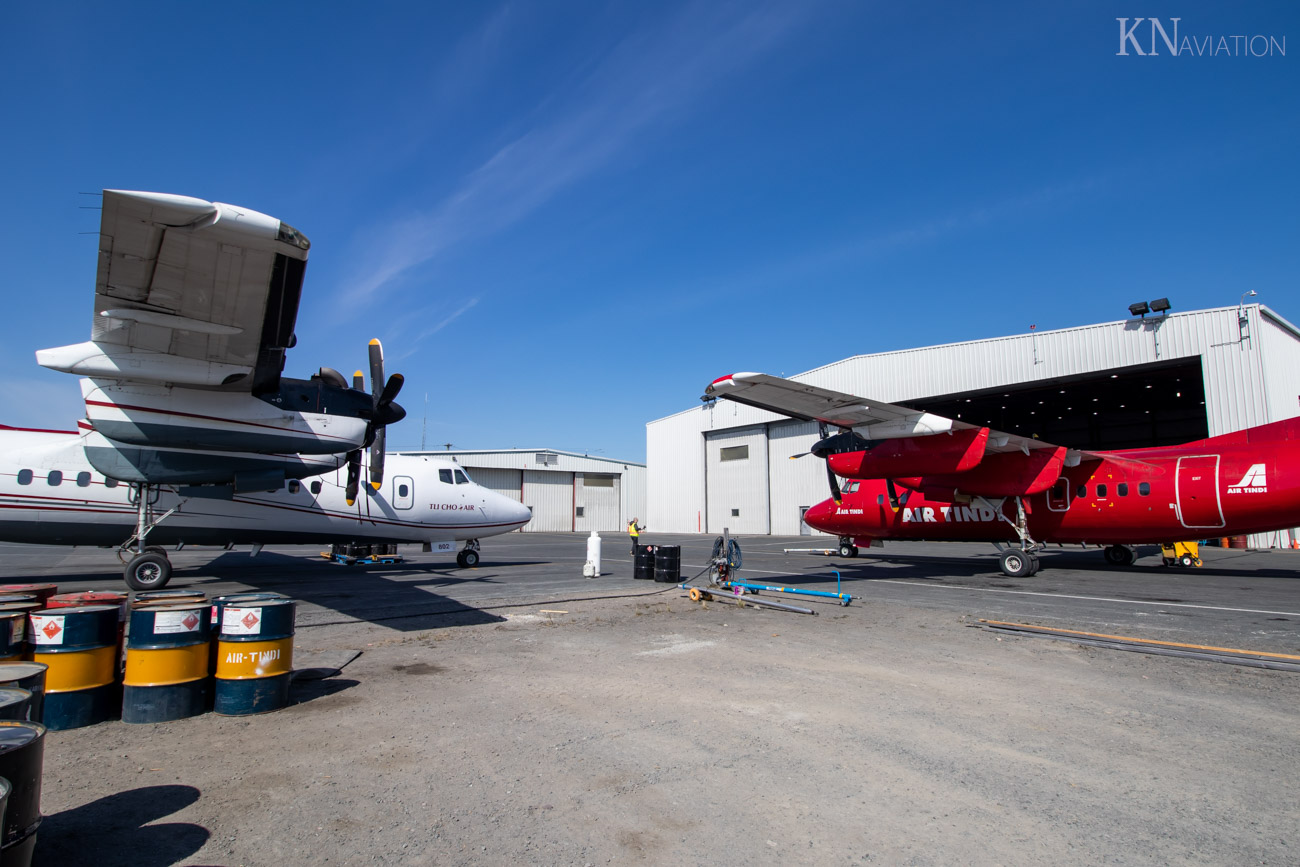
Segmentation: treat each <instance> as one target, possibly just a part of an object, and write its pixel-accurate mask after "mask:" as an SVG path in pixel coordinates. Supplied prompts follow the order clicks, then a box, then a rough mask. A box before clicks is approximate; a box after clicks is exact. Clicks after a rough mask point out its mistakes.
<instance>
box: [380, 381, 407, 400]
mask: <svg viewBox="0 0 1300 867" xmlns="http://www.w3.org/2000/svg"><path fill="white" fill-rule="evenodd" d="M404 382H406V377H404V376H402V375H401V374H400V373H394V374H393V375H392V376H390V377H388V382H386V383H384V390H383V391H381V392H379V406H384V405H386V404H390V403H392V402H393V398H395V397H397V393H398V392H399V391H401V390H402V383H404Z"/></svg>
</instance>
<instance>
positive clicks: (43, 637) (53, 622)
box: [32, 614, 64, 644]
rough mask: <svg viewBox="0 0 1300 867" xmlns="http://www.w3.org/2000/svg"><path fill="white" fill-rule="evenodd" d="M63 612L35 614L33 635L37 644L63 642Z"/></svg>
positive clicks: (33, 617)
mask: <svg viewBox="0 0 1300 867" xmlns="http://www.w3.org/2000/svg"><path fill="white" fill-rule="evenodd" d="M63 617H64V615H62V614H33V615H32V637H33V638H34V639H35V641H36V643H37V644H62V643H63Z"/></svg>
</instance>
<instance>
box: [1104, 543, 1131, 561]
mask: <svg viewBox="0 0 1300 867" xmlns="http://www.w3.org/2000/svg"><path fill="white" fill-rule="evenodd" d="M1105 554H1106V562H1107V563H1109V564H1110V565H1112V566H1132V565H1133V561H1134V560H1136V559H1137V555H1135V554H1134V553H1133V549H1132V548H1130V547H1128V546H1127V545H1111V546H1109V547H1108V548H1106V551H1105Z"/></svg>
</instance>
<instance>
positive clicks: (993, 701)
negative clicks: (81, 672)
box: [35, 589, 1300, 867]
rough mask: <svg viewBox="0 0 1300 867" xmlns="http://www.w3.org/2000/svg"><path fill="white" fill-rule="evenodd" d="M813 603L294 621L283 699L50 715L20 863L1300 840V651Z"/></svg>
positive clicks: (753, 856)
mask: <svg viewBox="0 0 1300 867" xmlns="http://www.w3.org/2000/svg"><path fill="white" fill-rule="evenodd" d="M817 609H818V611H819V612H820V616H817V617H808V616H800V615H794V614H787V613H784V612H774V611H763V610H758V609H753V608H745V609H737V608H735V607H734V606H732V605H731V604H730V603H723V602H716V601H715V602H713V603H709V604H703V605H702V604H699V603H692V602H691V601H689V600H688V599H686V598H684V596H683V595H682V593H681V591H679V590H676V589H673V590H671V591H669V592H665V593H663V594H660V595H658V596H651V597H645V598H641V599H610V600H601V601H587V602H572V603H567V604H564V605H562V606H552V607H551V608H541V607H538V606H524V607H519V608H516V609H513V610H497V611H495V612H494V615H496V616H494V617H492V618H490V619H491V620H492V621H494V622H487V623H483V622H478V623H476V624H475V625H456V623H457V621H456V620H455V619H454V618H449V617H433V618H429V619H428V621H427V624H426V623H425V622H423V621H422V622H420V623H418V624H414V625H416V626H425V625H427V627H428V628H427V629H412V628H411V626H412V624H405V631H397V630H396V629H394V628H392V626H391V625H390V624H371V623H358V624H344V625H337V626H326V627H320V628H314V629H307V630H302V631H300V633H299V635H298V640H297V647H296V651H295V663H296V666H297V667H298V668H305V667H313V666H317V667H321V666H323V667H328V666H331V665H338V664H340V663H341V662H342V661H344V660H346V659H347V658H348V657H349V656H350V655H351V654H352V653H353V652H355V651H361V655H360V656H359V657H357V658H356V659H355V661H352V662H351V663H350V664H348V665H347V666H346V667H345V668H344V669H343V670H342V672H341V673H340V674H338V675H337V676H335V677H332V678H326V679H323V680H310V681H307V680H304V681H298V682H296V683H295V690H294V699H295V701H296V702H297V703H296V704H294V705H292V706H291V707H288V708H286V709H284V710H281V711H278V712H275V713H271V714H266V715H262V716H256V717H245V718H225V717H219V716H215V715H212V714H207V715H204V716H201V717H197V718H194V719H190V720H183V721H178V722H173V723H167V724H158V725H135V726H132V725H126V724H124V723H121V722H111V723H104V724H101V725H98V726H93V727H90V728H86V729H81V730H76V731H69V732H51V733H50V735H49V737H48V742H47V744H46V763H45V780H44V797H43V804H42V806H43V811H44V813H45V815H46V819H45V822H44V824H43V825H42V827H41V831H40V838H39V843H38V846H37V853H36V860H35V863H36V864H37V865H47V867H55V865H64V867H66V865H76V864H94V865H102V867H109V865H116V864H123V865H126V864H129V865H162V864H221V865H250V867H251V865H284V864H330V865H349V864H413V865H414V864H506V863H511V864H515V863H518V864H579V865H583V864H591V865H597V864H718V863H727V864H856V863H883V864H918V865H929V864H934V865H946V864H957V863H970V864H1031V863H1033V864H1038V863H1045V862H1053V863H1058V864H1061V863H1064V864H1085V863H1086V864H1094V863H1101V862H1106V863H1115V864H1277V865H1282V864H1296V863H1300V834H1298V833H1297V829H1298V828H1300V811H1298V810H1297V806H1296V805H1297V803H1300V797H1298V796H1300V782H1298V781H1300V746H1297V740H1296V737H1295V732H1296V722H1297V708H1298V707H1300V702H1298V699H1300V676H1297V675H1294V674H1287V673H1281V672H1269V671H1260V670H1254V669H1248V668H1239V667H1234V666H1227V665H1217V664H1212V663H1204V662H1195V661H1188V660H1179V659H1170V658H1162V657H1153V656H1143V655H1138V654H1129V653H1117V652H1113V651H1106V650H1100V649H1094V648H1085V647H1080V646H1077V645H1073V644H1068V643H1060V642H1054V641H1050V640H1045V639H1039V638H1016V637H1007V636H998V635H995V634H993V633H990V632H988V631H985V630H982V629H978V628H973V625H972V624H973V621H971V620H967V619H965V618H962V617H960V616H954V615H951V614H945V613H941V612H935V611H927V610H923V609H920V608H913V607H909V606H906V605H898V604H884V603H870V604H858V603H855V604H854V605H853V606H850V607H848V608H841V607H838V606H835V605H818V606H817ZM483 619H484V618H483V617H479V618H477V620H478V621H482V620H483Z"/></svg>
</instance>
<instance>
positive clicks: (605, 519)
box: [573, 473, 639, 532]
mask: <svg viewBox="0 0 1300 867" xmlns="http://www.w3.org/2000/svg"><path fill="white" fill-rule="evenodd" d="M621 481H622V480H621V479H620V478H619V477H618V476H616V475H614V474H613V473H578V474H577V478H576V479H575V481H574V487H573V494H574V497H573V529H575V530H577V531H579V532H590V531H592V530H620V529H623V527H622V526H621V523H622V516H621V515H619V504H620V503H621V502H622V498H621V494H622V491H621V486H620V484H619V483H620V482H621ZM638 517H639V516H638ZM628 520H631V516H629V517H628Z"/></svg>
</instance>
